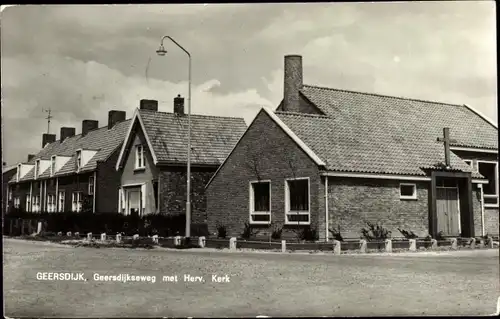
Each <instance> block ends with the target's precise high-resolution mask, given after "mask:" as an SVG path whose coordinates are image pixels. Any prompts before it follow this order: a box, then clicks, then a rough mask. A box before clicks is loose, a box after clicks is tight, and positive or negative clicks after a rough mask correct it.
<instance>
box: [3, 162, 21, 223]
mask: <svg viewBox="0 0 500 319" xmlns="http://www.w3.org/2000/svg"><path fill="white" fill-rule="evenodd" d="M16 171H17V166H9V167H4V168H3V169H2V216H3V215H4V214H5V212H6V211H7V210H8V209H9V201H11V200H12V192H9V187H8V186H9V181H10V179H11V178H12V177H13V176H14V175H16Z"/></svg>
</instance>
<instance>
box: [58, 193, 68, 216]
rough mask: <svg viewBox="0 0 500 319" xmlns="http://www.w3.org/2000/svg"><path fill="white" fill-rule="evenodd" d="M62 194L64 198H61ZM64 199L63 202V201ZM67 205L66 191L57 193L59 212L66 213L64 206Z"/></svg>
mask: <svg viewBox="0 0 500 319" xmlns="http://www.w3.org/2000/svg"><path fill="white" fill-rule="evenodd" d="M61 194H62V196H61ZM61 199H62V201H61ZM65 204H66V191H59V192H58V193H57V211H58V212H60V213H62V212H64V206H65Z"/></svg>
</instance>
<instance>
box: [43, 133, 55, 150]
mask: <svg viewBox="0 0 500 319" xmlns="http://www.w3.org/2000/svg"><path fill="white" fill-rule="evenodd" d="M55 141H56V135H55V134H46V133H45V134H43V135H42V148H44V147H45V145H47V144H50V143H54V142H55Z"/></svg>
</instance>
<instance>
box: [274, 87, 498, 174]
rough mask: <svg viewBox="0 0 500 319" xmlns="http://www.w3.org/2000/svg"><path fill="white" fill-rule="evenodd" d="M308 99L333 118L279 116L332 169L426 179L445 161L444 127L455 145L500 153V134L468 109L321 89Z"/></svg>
mask: <svg viewBox="0 0 500 319" xmlns="http://www.w3.org/2000/svg"><path fill="white" fill-rule="evenodd" d="M302 94H304V96H306V97H307V98H308V99H309V100H310V101H311V102H312V103H314V104H315V105H316V106H317V107H318V108H320V109H321V110H322V111H323V112H324V113H325V114H326V115H327V116H317V115H315V116H313V115H308V114H299V113H289V112H276V114H277V115H278V116H279V118H280V119H281V120H282V121H283V122H284V123H285V124H286V125H287V126H288V127H289V128H290V129H291V130H292V131H293V132H294V133H295V134H296V135H297V136H298V137H299V138H300V139H301V140H302V141H303V142H304V143H305V144H306V145H307V146H309V147H310V148H311V149H312V150H313V151H314V152H315V153H316V155H318V156H319V157H320V158H321V159H322V160H323V161H324V162H326V169H327V170H333V171H344V172H364V173H381V174H404V175H426V174H425V172H424V169H426V168H435V165H436V164H438V163H440V162H444V146H443V144H442V143H440V142H437V141H436V139H437V137H441V136H442V134H443V128H444V127H449V128H450V136H451V138H452V139H456V140H457V143H456V144H454V145H460V146H470V147H478V148H488V149H498V142H497V138H498V130H497V129H496V128H495V127H494V126H492V125H491V124H490V123H488V122H486V121H485V120H484V119H482V118H481V117H480V116H478V115H476V114H475V113H474V112H472V111H471V110H470V109H469V108H467V107H466V106H463V105H452V104H443V103H436V102H428V101H420V100H412V99H405V98H397V97H390V96H382V95H376V94H369V93H360V92H352V91H345V90H335V89H329V88H321V87H315V86H304V88H303V90H302ZM450 161H451V166H452V168H454V169H457V170H461V171H466V172H470V167H469V166H468V165H467V164H466V163H464V162H463V161H462V160H461V159H460V158H459V157H457V156H456V155H455V154H453V153H451V158H450ZM473 177H481V175H479V174H477V173H474V174H473Z"/></svg>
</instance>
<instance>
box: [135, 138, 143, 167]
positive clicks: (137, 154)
mask: <svg viewBox="0 0 500 319" xmlns="http://www.w3.org/2000/svg"><path fill="white" fill-rule="evenodd" d="M139 149H140V151H139ZM144 153H145V152H144V145H142V144H136V145H135V164H134V170H143V169H146V161H145V156H144ZM139 162H140V164H141V165H139Z"/></svg>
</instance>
